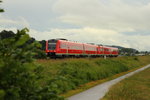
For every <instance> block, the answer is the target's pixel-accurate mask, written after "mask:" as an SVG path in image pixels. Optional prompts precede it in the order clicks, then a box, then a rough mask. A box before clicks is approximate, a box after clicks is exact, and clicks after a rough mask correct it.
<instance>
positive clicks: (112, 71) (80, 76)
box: [35, 56, 150, 96]
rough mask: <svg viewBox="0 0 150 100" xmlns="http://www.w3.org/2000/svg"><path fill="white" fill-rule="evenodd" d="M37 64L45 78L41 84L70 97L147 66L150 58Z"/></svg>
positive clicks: (73, 60) (137, 57) (71, 60)
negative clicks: (111, 78)
mask: <svg viewBox="0 0 150 100" xmlns="http://www.w3.org/2000/svg"><path fill="white" fill-rule="evenodd" d="M35 63H36V64H38V65H41V66H42V68H43V69H42V70H43V71H42V73H41V74H42V75H43V76H44V78H42V79H41V81H40V84H42V85H48V86H49V87H50V89H51V90H52V91H55V92H56V93H58V94H65V95H63V96H70V95H72V94H70V93H69V92H68V91H71V90H76V89H78V88H80V87H84V85H85V84H88V83H90V82H95V81H97V80H103V79H107V78H109V77H112V76H114V75H117V74H119V73H122V72H127V71H130V70H133V69H136V68H138V67H142V66H144V65H147V64H149V63H150V56H136V57H117V58H107V59H103V58H78V59H76V58H72V59H71V58H70V59H69V58H68V59H58V60H54V59H49V60H37V61H36V62H35ZM90 87H91V86H90ZM66 93H67V94H66ZM68 94H69V95H68Z"/></svg>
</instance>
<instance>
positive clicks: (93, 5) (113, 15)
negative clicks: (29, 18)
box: [53, 0, 150, 32]
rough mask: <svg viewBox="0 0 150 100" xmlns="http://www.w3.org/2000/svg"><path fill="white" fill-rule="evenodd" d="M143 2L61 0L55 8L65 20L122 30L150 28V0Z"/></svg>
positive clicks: (83, 24)
mask: <svg viewBox="0 0 150 100" xmlns="http://www.w3.org/2000/svg"><path fill="white" fill-rule="evenodd" d="M142 1H143V0H142ZM142 1H140V0H137V1H135V0H134V1H129V0H128V1H126V0H108V1H106V0H58V1H57V2H56V3H55V5H54V6H53V10H54V11H55V12H57V13H59V14H60V15H61V16H59V20H60V21H62V22H64V23H70V24H74V25H79V26H83V27H85V26H86V27H96V28H101V29H111V30H116V31H119V32H124V31H129V32H131V31H136V30H149V31H150V29H149V27H150V23H148V21H149V18H150V12H149V9H150V1H149V2H148V0H147V2H145V3H142ZM143 2H144V1H143Z"/></svg>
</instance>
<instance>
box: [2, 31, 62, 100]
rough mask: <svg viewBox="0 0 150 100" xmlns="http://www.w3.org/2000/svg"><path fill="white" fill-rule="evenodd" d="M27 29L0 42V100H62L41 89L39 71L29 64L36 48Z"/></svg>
mask: <svg viewBox="0 0 150 100" xmlns="http://www.w3.org/2000/svg"><path fill="white" fill-rule="evenodd" d="M28 31H29V30H28V29H27V28H25V29H23V30H21V31H20V30H18V31H17V33H16V35H15V36H13V37H10V38H5V39H0V99H1V100H3V99H4V100H63V98H61V97H59V96H57V94H56V92H55V91H52V90H51V88H50V87H49V86H41V85H40V83H39V80H40V79H41V78H42V76H41V70H42V67H40V66H37V65H35V64H34V63H32V61H33V57H34V55H35V54H36V53H34V50H35V49H37V47H39V43H38V42H33V43H31V44H28V43H27V42H28V41H29V40H30V39H31V38H30V37H29V35H28V34H26V33H27V32H28Z"/></svg>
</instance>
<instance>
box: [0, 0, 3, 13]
mask: <svg viewBox="0 0 150 100" xmlns="http://www.w3.org/2000/svg"><path fill="white" fill-rule="evenodd" d="M1 2H2V1H1V0H0V3H1ZM0 12H4V9H2V8H0Z"/></svg>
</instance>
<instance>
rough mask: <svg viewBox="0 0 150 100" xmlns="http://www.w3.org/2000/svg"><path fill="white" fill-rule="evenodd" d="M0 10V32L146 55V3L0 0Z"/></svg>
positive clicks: (149, 4) (149, 22) (149, 27)
mask: <svg viewBox="0 0 150 100" xmlns="http://www.w3.org/2000/svg"><path fill="white" fill-rule="evenodd" d="M0 7H1V8H4V10H5V12H4V13H0V31H2V30H4V29H5V30H13V31H14V32H16V30H17V29H23V28H25V27H27V28H29V29H30V32H29V34H30V36H32V37H34V38H36V39H37V40H48V39H52V38H66V39H68V40H71V41H78V42H82V43H95V44H103V45H119V46H123V47H127V48H135V49H137V50H140V51H145V50H147V51H150V44H149V41H150V0H3V3H2V4H0Z"/></svg>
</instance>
